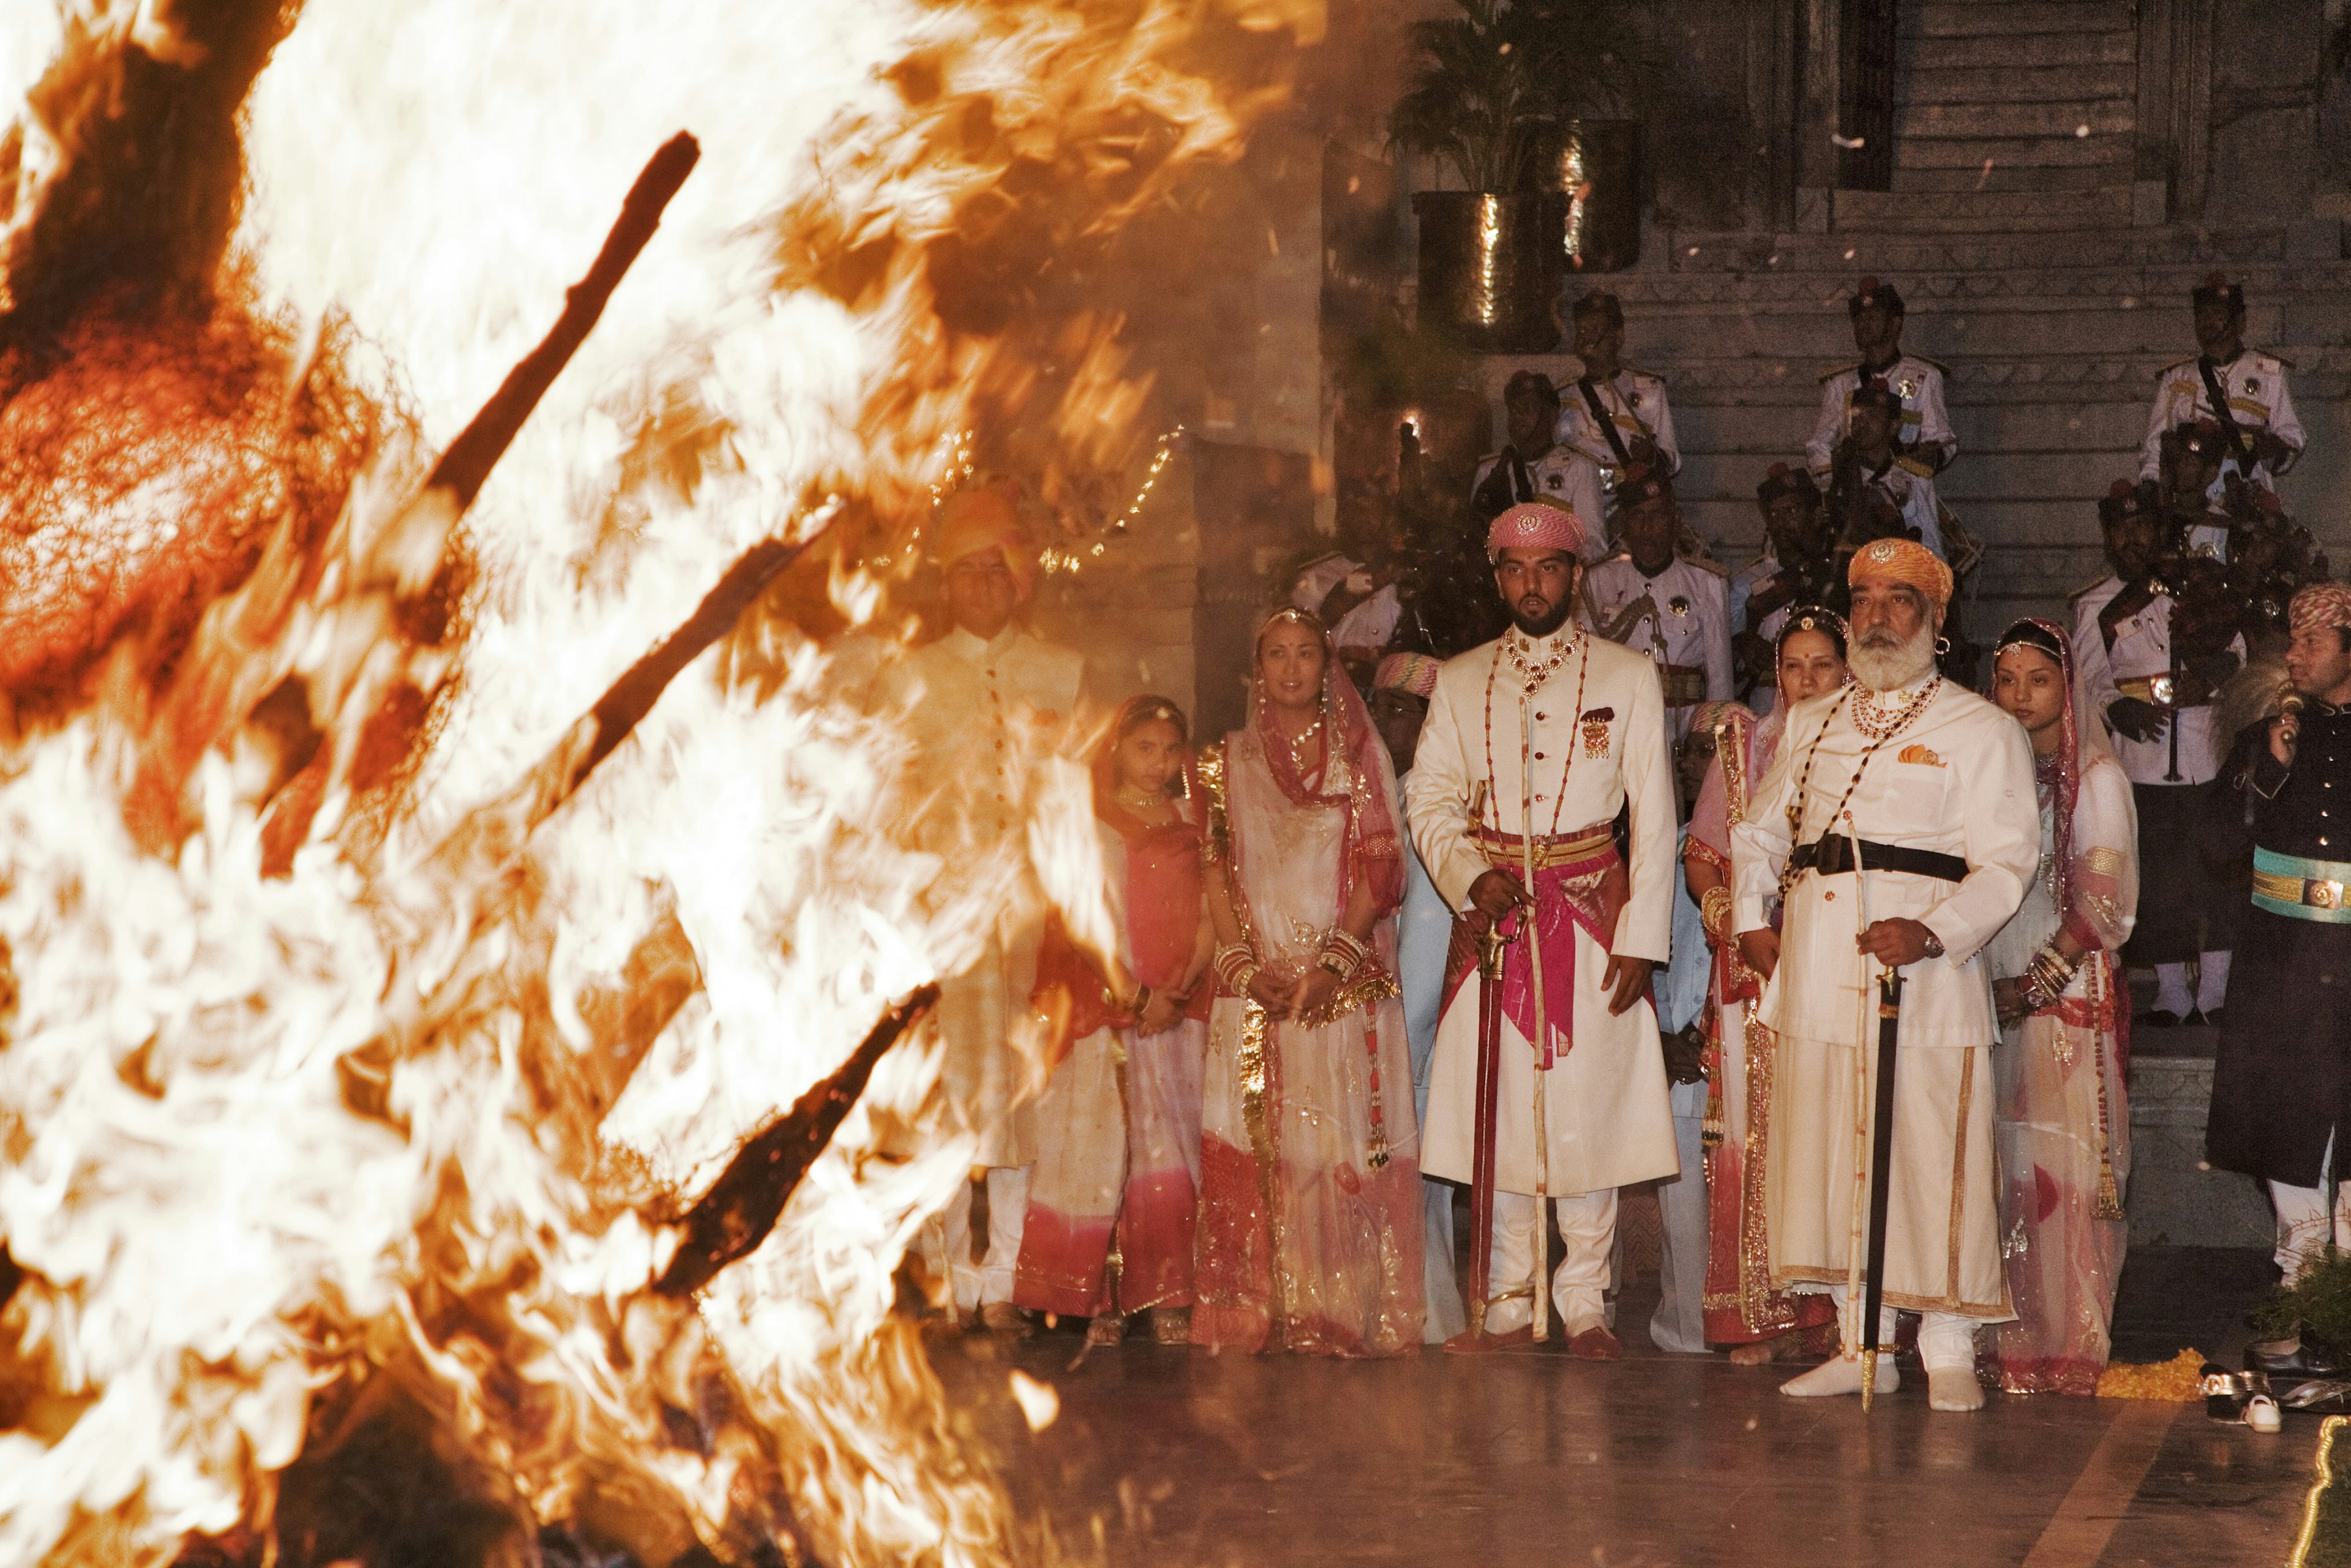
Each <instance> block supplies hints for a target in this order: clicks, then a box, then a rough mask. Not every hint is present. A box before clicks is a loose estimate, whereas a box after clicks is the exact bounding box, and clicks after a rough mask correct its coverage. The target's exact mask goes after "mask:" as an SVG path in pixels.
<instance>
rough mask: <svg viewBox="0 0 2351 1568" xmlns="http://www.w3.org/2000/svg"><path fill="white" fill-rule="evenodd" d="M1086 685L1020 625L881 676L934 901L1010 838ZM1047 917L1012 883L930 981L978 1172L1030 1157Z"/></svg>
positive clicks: (922, 652)
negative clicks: (978, 944) (1035, 1004)
mask: <svg viewBox="0 0 2351 1568" xmlns="http://www.w3.org/2000/svg"><path fill="white" fill-rule="evenodd" d="M1084 675H1085V662H1084V660H1083V659H1081V657H1080V656H1079V655H1078V654H1076V653H1071V652H1070V651H1069V650H1068V649H1066V648H1056V647H1054V646H1053V645H1052V644H1050V643H1043V642H1040V641H1039V640H1038V639H1036V638H1035V637H1032V636H1030V635H1029V633H1027V632H1023V631H1021V630H1020V629H1019V628H1018V627H1010V628H1008V629H1006V630H1005V631H1004V632H1002V633H1000V634H999V635H998V636H997V637H996V638H995V640H994V641H992V642H982V641H981V640H980V639H979V638H977V637H975V636H973V635H972V634H971V633H970V632H966V631H963V630H961V629H959V628H958V629H957V630H955V631H952V632H948V633H947V634H946V636H945V637H942V638H940V639H939V640H938V641H937V642H935V643H926V644H925V645H924V646H923V647H920V648H917V649H915V650H914V652H913V653H909V654H907V655H906V656H905V657H904V659H901V660H900V661H898V662H897V663H896V664H893V665H891V666H890V667H889V668H888V669H886V670H884V671H883V673H882V675H881V677H880V679H879V680H878V681H877V682H876V683H875V686H874V698H873V706H874V709H875V711H876V712H877V713H881V714H884V715H887V716H891V717H893V718H894V719H895V720H896V721H897V722H898V723H899V724H900V725H901V726H902V727H903V728H904V733H905V735H906V736H907V737H908V739H909V740H910V741H911V742H912V744H913V747H914V757H913V758H912V761H911V762H910V764H909V766H908V768H907V771H906V777H905V779H904V784H903V789H904V793H905V795H906V796H907V807H908V810H909V812H910V815H911V821H910V824H909V828H908V836H909V838H910V839H911V840H912V841H913V842H914V844H915V846H916V847H918V848H920V849H923V850H925V851H926V852H930V853H933V854H935V855H937V856H939V857H940V859H941V861H942V862H943V865H944V868H945V869H944V874H943V876H942V878H941V883H942V887H941V890H940V891H941V892H942V893H943V894H945V893H946V892H947V891H948V889H949V888H951V887H954V886H955V885H956V884H957V883H959V882H960V878H961V875H962V874H964V873H970V872H972V871H975V870H977V869H978V868H979V867H980V866H981V865H982V864H983V862H987V860H988V858H989V857H991V856H992V855H994V854H995V853H997V852H999V851H1000V850H1002V849H1003V848H1004V847H1005V845H1006V844H1007V842H1008V841H1010V842H1013V843H1016V844H1017V843H1018V842H1019V834H1020V832H1021V828H1022V824H1023V823H1024V822H1025V821H1027V818H1028V813H1029V806H1030V803H1031V795H1032V792H1033V790H1034V789H1035V787H1036V782H1037V777H1036V775H1037V764H1038V763H1039V761H1040V759H1042V758H1044V757H1046V756H1047V755H1049V754H1050V753H1051V752H1052V751H1053V750H1055V749H1056V748H1057V747H1060V746H1061V744H1062V743H1063V742H1064V740H1065V739H1066V738H1067V737H1068V736H1069V734H1070V733H1071V721H1072V718H1073V716H1074V713H1075V710H1076V707H1077V705H1078V700H1079V692H1080V690H1081V686H1082V685H1083V684H1084ZM1044 913H1045V906H1044V901H1043V898H1042V895H1041V893H1040V892H1039V890H1038V889H1037V887H1036V885H1035V879H1034V878H1033V877H1024V878H1021V879H1019V885H1018V887H1017V888H1016V891H1015V893H1014V895H1013V897H1012V898H1011V899H1010V900H1009V901H1008V903H1007V904H1006V905H1005V906H1004V908H1003V909H1002V911H1001V913H1000V915H999V918H998V923H997V929H996V930H995V932H994V933H992V934H991V936H990V937H989V940H988V943H987V947H986V948H985V950H984V951H983V952H982V953H981V955H980V956H979V958H978V960H977V962H975V963H974V964H973V965H972V966H971V967H969V968H967V969H965V970H964V971H962V972H961V973H960V974H956V975H950V976H947V977H945V978H943V979H942V980H941V982H940V988H939V990H940V995H939V1007H938V1012H937V1018H938V1020H939V1029H940V1031H941V1033H942V1034H943V1035H944V1036H945V1038H946V1065H945V1068H944V1087H945V1090H946V1094H947V1096H948V1099H949V1101H950V1103H951V1104H952V1105H953V1106H954V1107H955V1109H956V1113H958V1114H959V1115H960V1116H961V1117H962V1118H964V1120H965V1122H966V1124H967V1125H968V1126H969V1127H970V1128H971V1129H972V1130H974V1131H976V1132H977V1133H978V1134H979V1135H980V1146H979V1154H978V1156H977V1163H978V1164H981V1165H984V1166H1018V1165H1025V1164H1027V1163H1028V1162H1029V1160H1030V1159H1031V1158H1033V1157H1034V1155H1035V1150H1034V1147H1033V1138H1032V1136H1031V1126H1030V1123H1031V1120H1032V1113H1033V1106H1032V1105H1031V1104H1030V1102H1032V1101H1033V1100H1034V1098H1035V1095H1036V1092H1037V1091H1038V1090H1039V1089H1040V1087H1041V1085H1040V1084H1039V1083H1037V1082H1033V1080H1034V1078H1035V1073H1034V1071H1033V1070H1032V1065H1031V1054H1032V1053H1028V1052H1024V1051H1022V1049H1021V1048H1020V1045H1019V1043H1018V1042H1016V1040H1014V1038H1013V1035H1014V1030H1016V1029H1019V1028H1023V1027H1026V1025H1027V1022H1028V1019H1029V991H1030V990H1031V989H1032V988H1033V987H1034V984H1035V980H1036V973H1037V941H1038V937H1039V936H1040V932H1041V930H1042V925H1043V919H1044Z"/></svg>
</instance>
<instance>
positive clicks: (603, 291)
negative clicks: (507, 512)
mask: <svg viewBox="0 0 2351 1568" xmlns="http://www.w3.org/2000/svg"><path fill="white" fill-rule="evenodd" d="M701 159H702V144H701V143H700V142H698V141H695V139H694V137H693V135H692V134H691V133H690V132H687V131H679V132H678V133H677V134H676V135H675V136H673V137H671V138H670V139H669V140H668V141H665V142H664V143H663V144H662V148H661V151H660V152H656V153H654V154H653V161H652V162H649V163H647V164H646V165H645V167H644V171H643V172H642V173H640V174H639V175H638V176H637V183H635V184H633V185H632V186H630V187H629V195H628V200H626V201H625V202H623V203H622V204H621V216H620V221H619V222H617V223H615V224H614V225H612V229H611V233H610V234H609V235H606V236H605V238H604V248H603V249H602V250H601V251H599V252H597V254H596V265H595V266H593V267H590V268H589V269H588V276H586V277H582V278H581V279H580V281H579V282H577V283H575V284H573V285H572V286H571V287H569V288H568V289H566V290H565V291H564V295H563V314H562V315H560V316H559V317H557V318H556V319H555V325H554V326H553V327H551V328H549V329H548V334H547V336H546V337H545V338H544V339H542V340H540V342H539V345H538V348H536V349H533V350H531V351H530V352H529V353H528V355H527V356H525V357H524V359H523V360H522V361H521V362H520V363H519V364H517V365H516V366H515V368H514V369H513V370H511V371H507V379H506V381H505V382H503V383H502V384H501V385H500V386H499V387H498V390H497V392H496V394H494V395H493V396H492V397H491V399H490V401H489V402H486V403H484V404H483V405H482V410H481V412H480V413H476V414H475V416H474V418H473V421H472V423H469V424H467V425H466V426H465V429H464V430H462V431H460V432H459V433H458V434H457V439H456V440H455V441H453V442H451V443H450V444H449V449H448V450H447V451H445V452H444V453H442V454H441V461H440V462H438V463H436V464H434V465H433V473H432V475H431V476H429V477H428V478H427V479H426V480H425V481H424V484H425V487H426V488H428V489H439V490H446V491H448V492H449V493H450V495H451V496H453V497H455V498H456V502H457V510H459V511H461V512H462V511H464V510H465V508H466V507H470V506H472V505H473V504H474V497H475V496H477V495H479V494H481V489H482V486H483V485H484V484H485V483H486V481H487V480H488V479H489V476H490V470H491V469H493V468H495V467H496V466H497V462H498V459H499V458H500V457H502V456H504V455H506V450H507V447H509V446H511V445H513V444H514V438H515V436H516V435H517V434H518V433H519V432H520V431H521V429H522V426H523V422H524V421H525V420H527V419H528V418H529V417H530V413H531V410H533V409H535V408H537V407H538V401H539V399H541V398H543V397H545V396H546V395H547V389H548V388H549V387H551V386H553V385H554V384H555V378H556V377H557V376H558V375H559V374H561V373H562V371H563V367H564V366H566V365H568V364H569V363H570V362H571V356H572V355H574V354H576V353H578V352H579V351H580V344H582V343H584V342H586V341H587V340H588V334H589V333H590V331H592V330H593V329H595V326H596V322H597V320H598V319H600V318H601V317H602V315H603V314H604V307H605V305H606V304H607V303H608V302H609V301H610V300H611V298H612V291H613V290H614V289H615V288H618V287H620V286H621V278H622V275H624V274H625V273H626V272H627V271H628V270H629V268H630V267H631V266H632V265H633V264H634V263H635V261H636V259H637V256H638V255H639V254H640V253H641V252H643V249H644V248H645V246H646V245H647V244H649V243H650V242H651V241H652V239H653V231H654V230H655V229H657V228H659V227H660V226H661V217H662V213H663V212H664V210H665V209H666V208H667V207H668V206H669V204H670V198H671V197H673V196H674V195H676V194H677V193H678V188H679V187H680V186H682V185H684V183H685V177H686V176H687V175H688V174H691V173H692V172H694V166H695V163H697V162H700V161H701Z"/></svg>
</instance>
